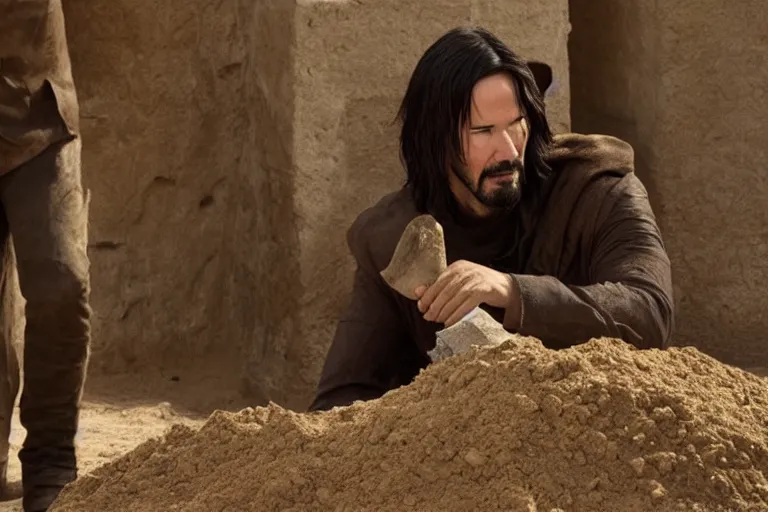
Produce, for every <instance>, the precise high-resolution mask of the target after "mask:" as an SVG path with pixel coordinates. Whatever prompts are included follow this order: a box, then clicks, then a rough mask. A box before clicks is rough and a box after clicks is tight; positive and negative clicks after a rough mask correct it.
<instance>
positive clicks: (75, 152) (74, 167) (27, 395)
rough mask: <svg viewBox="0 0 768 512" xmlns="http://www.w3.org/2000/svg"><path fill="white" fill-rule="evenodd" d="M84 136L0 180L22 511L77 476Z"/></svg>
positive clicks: (83, 355) (84, 269) (82, 362)
mask: <svg viewBox="0 0 768 512" xmlns="http://www.w3.org/2000/svg"><path fill="white" fill-rule="evenodd" d="M80 145H81V143H80V139H79V138H78V139H74V140H71V141H68V142H64V143H59V144H54V145H53V146H51V147H49V148H48V149H47V150H46V151H44V152H43V153H42V154H40V155H39V156H37V157H36V158H34V159H33V160H31V161H29V162H28V163H26V164H24V165H23V166H21V167H20V168H18V169H16V170H15V171H13V172H11V173H10V174H9V175H7V176H5V177H4V178H3V180H2V181H0V202H2V203H3V205H4V206H5V211H6V217H7V219H8V225H9V227H10V232H11V236H12V237H13V244H14V248H15V251H16V259H17V266H18V274H19V285H20V288H21V292H22V295H23V296H24V298H25V299H26V301H27V304H26V332H25V345H24V386H23V390H22V395H21V407H20V408H21V423H22V425H24V427H25V428H26V429H27V438H26V440H25V441H24V446H23V448H22V450H21V452H20V453H19V458H20V459H21V466H22V481H23V487H24V510H25V511H36V510H46V509H47V508H48V506H49V505H50V503H51V502H52V501H53V500H54V499H55V498H56V496H57V495H58V494H59V492H60V491H61V489H62V487H63V486H64V485H66V484H67V483H69V482H70V481H72V480H74V479H75V478H76V476H77V464H76V457H75V447H74V437H75V434H76V432H77V427H78V418H79V409H80V399H81V395H82V389H83V384H84V382H85V373H86V367H87V362H88V354H89V344H90V317H91V309H90V306H89V304H88V296H89V292H90V284H89V261H88V255H87V224H88V213H87V212H88V200H87V194H86V193H85V192H84V191H83V188H82V183H81V172H80Z"/></svg>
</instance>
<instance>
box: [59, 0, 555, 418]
mask: <svg viewBox="0 0 768 512" xmlns="http://www.w3.org/2000/svg"><path fill="white" fill-rule="evenodd" d="M142 7H146V9H142ZM65 11H66V12H65V14H66V16H67V24H68V33H69V38H70V47H71V52H72V59H73V67H74V73H75V79H76V81H77V85H78V88H79V95H80V100H81V103H82V109H81V111H82V115H83V139H84V157H83V158H84V174H85V177H86V178H85V179H86V184H87V186H89V187H90V188H91V189H92V192H93V199H92V203H91V212H92V218H91V231H90V232H91V248H90V254H91V257H92V265H93V267H92V268H93V293H92V298H93V306H94V308H95V318H94V341H93V349H94V350H93V358H92V366H91V368H92V371H94V372H106V371H109V372H113V371H122V370H125V369H128V370H142V371H144V370H145V369H146V368H148V367H153V368H159V369H161V370H163V371H165V372H168V373H171V372H174V371H177V370H178V369H179V368H180V367H182V366H185V365H198V366H200V367H205V366H206V365H209V366H210V365H213V364H214V362H215V361H218V360H226V361H228V363H227V364H230V366H229V367H227V366H226V365H224V366H223V368H229V370H228V371H230V372H240V373H241V376H242V384H243V389H245V390H246V391H247V392H248V394H249V395H250V396H252V397H254V401H255V402H257V401H264V400H268V399H271V400H274V401H276V402H280V403H282V404H284V405H287V406H290V407H295V408H300V407H303V406H304V405H306V403H307V401H308V400H309V399H310V397H311V394H312V392H313V389H314V386H315V382H316V379H317V377H318V374H319V371H320V368H321V365H322V362H323V359H324V356H325V352H326V349H327V346H328V344H329V343H330V340H331V337H332V335H333V331H334V329H335V324H336V320H337V318H338V316H339V314H340V313H341V311H342V309H343V308H344V306H345V305H346V301H347V297H348V293H349V288H350V285H351V277H352V271H353V268H352V262H351V259H350V257H349V254H348V251H347V247H346V244H345V233H346V230H347V228H348V226H349V225H350V223H351V222H352V220H353V219H354V217H355V216H356V215H357V214H358V213H359V212H360V211H361V210H362V209H363V208H365V207H367V206H369V205H370V204H372V203H373V202H374V201H376V200H377V199H378V198H379V197H380V196H381V195H383V194H385V193H386V192H388V191H390V190H392V189H394V188H395V187H398V186H399V185H400V184H401V183H402V179H403V171H402V169H401V167H400V163H399V161H398V154H397V140H396V137H397V129H396V126H395V125H394V124H393V120H394V116H395V113H396V109H397V106H398V103H399V101H400V98H401V96H402V94H403V92H404V89H405V86H406V83H407V80H408V77H409V76H410V73H411V71H412V69H413V67H414V66H415V64H416V60H417V59H418V57H419V56H420V55H421V54H422V53H423V52H424V50H426V48H427V46H428V45H429V44H431V43H432V42H433V41H434V40H435V39H436V38H437V37H439V36H440V35H442V34H443V33H444V32H445V31H446V30H448V29H449V28H451V27H453V26H456V25H460V24H465V23H479V24H484V25H485V26H487V27H488V28H490V29H491V30H493V31H495V32H497V33H498V35H500V36H501V37H502V38H503V39H504V40H505V41H507V42H508V43H509V44H511V45H512V46H513V47H514V48H515V49H516V50H517V51H518V52H519V53H521V54H522V55H523V56H524V57H527V58H537V59H542V60H545V61H547V62H549V63H550V64H551V65H553V67H554V69H555V73H556V79H557V82H558V85H557V90H556V92H555V94H554V96H553V97H552V99H551V101H550V103H549V107H550V111H551V115H552V119H553V125H554V127H555V128H556V129H557V130H558V131H563V130H566V129H567V128H568V126H569V122H570V121H569V112H568V108H569V107H568V105H569V91H568V84H569V81H568V63H567V55H566V44H567V35H568V28H569V26H568V16H567V2H566V1H565V0H547V1H542V2H524V1H523V0H513V1H510V0H490V1H488V0H486V1H480V0H429V1H422V2H401V1H399V0H379V1H377V2H360V1H309V0H298V1H288V0H250V1H246V0H222V1H220V2H208V1H203V0H194V1H192V2H191V3H190V2H182V1H181V0H169V1H168V2H165V3H162V4H157V3H155V2H146V1H144V2H127V1H125V0H109V1H107V0H91V1H90V2H87V3H86V2H84V1H72V2H66V3H65ZM233 365H234V366H233Z"/></svg>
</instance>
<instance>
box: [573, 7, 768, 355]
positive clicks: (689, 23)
mask: <svg viewBox="0 0 768 512" xmlns="http://www.w3.org/2000/svg"><path fill="white" fill-rule="evenodd" d="M570 5H571V21H572V24H573V39H572V41H571V44H570V48H569V51H570V55H571V71H572V86H573V110H572V114H573V123H574V129H575V130H578V131H599V132H604V133H612V134H615V135H619V136H624V137H626V138H627V140H629V141H630V142H632V143H633V144H634V145H635V149H636V151H637V158H638V166H639V173H640V176H641V178H642V179H644V181H645V182H646V184H647V185H648V188H649V191H650V193H651V197H652V201H653V203H654V206H655V208H656V213H657V216H658V217H659V219H660V222H661V226H662V229H663V235H664V239H665V241H666V244H667V246H668V250H669V254H670V257H671V259H672V262H673V269H674V276H673V278H674V281H675V293H676V302H677V311H678V315H677V330H676V335H675V343H676V344H680V345H696V346H698V347H699V348H700V349H702V350H704V351H706V352H708V353H710V354H712V355H714V356H716V357H718V358H720V359H722V360H724V361H726V362H731V363H735V364H740V365H746V366H765V365H766V364H768V352H766V351H765V344H764V340H765V332H766V328H768V315H766V311H768V294H766V292H765V289H766V288H765V284H764V283H765V282H766V279H768V231H766V227H765V226H766V225H768V223H767V222H768V208H766V198H767V197H768V182H767V181H766V179H765V172H764V171H765V161H766V156H768V155H766V152H767V151H768V136H766V133H767V132H766V123H768V121H766V119H768V95H767V94H766V92H765V84H766V83H768V67H767V66H766V65H765V64H766V58H765V55H766V54H767V52H768V38H766V37H765V28H764V27H765V23H766V21H768V4H766V3H765V2H761V1H759V0H748V1H744V2H731V3H724V2H719V1H716V0H704V1H702V2H695V3H694V2H667V3H662V2H655V3H650V2H643V1H641V0H636V1H627V2H613V1H610V0H597V1H595V0H571V2H570Z"/></svg>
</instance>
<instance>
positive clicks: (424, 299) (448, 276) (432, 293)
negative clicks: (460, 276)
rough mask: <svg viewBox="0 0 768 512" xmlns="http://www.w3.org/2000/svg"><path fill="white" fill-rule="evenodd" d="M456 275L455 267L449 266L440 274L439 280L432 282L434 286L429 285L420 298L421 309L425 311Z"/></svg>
mask: <svg viewBox="0 0 768 512" xmlns="http://www.w3.org/2000/svg"><path fill="white" fill-rule="evenodd" d="M453 277H454V273H453V269H451V268H450V267H448V268H447V269H445V271H444V272H443V273H442V274H440V276H439V277H438V278H437V280H436V281H435V282H434V283H432V286H430V287H428V288H427V289H426V291H424V294H423V295H422V296H421V298H420V299H419V303H418V306H419V311H421V312H422V313H425V312H426V311H427V310H428V309H429V307H430V306H431V305H432V303H433V302H434V300H435V298H437V296H438V295H440V292H442V291H443V289H444V288H445V287H446V286H447V285H448V283H450V282H451V280H452V279H453Z"/></svg>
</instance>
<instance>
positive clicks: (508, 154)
mask: <svg viewBox="0 0 768 512" xmlns="http://www.w3.org/2000/svg"><path fill="white" fill-rule="evenodd" d="M499 139H500V141H499V143H498V144H499V146H498V148H497V150H496V153H497V157H498V160H499V161H500V162H503V161H504V160H509V161H513V160H516V159H517V158H518V157H519V156H520V152H519V151H518V150H517V146H515V143H514V141H513V140H512V137H510V136H509V134H508V133H507V132H506V131H503V132H501V137H500V138H499Z"/></svg>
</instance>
